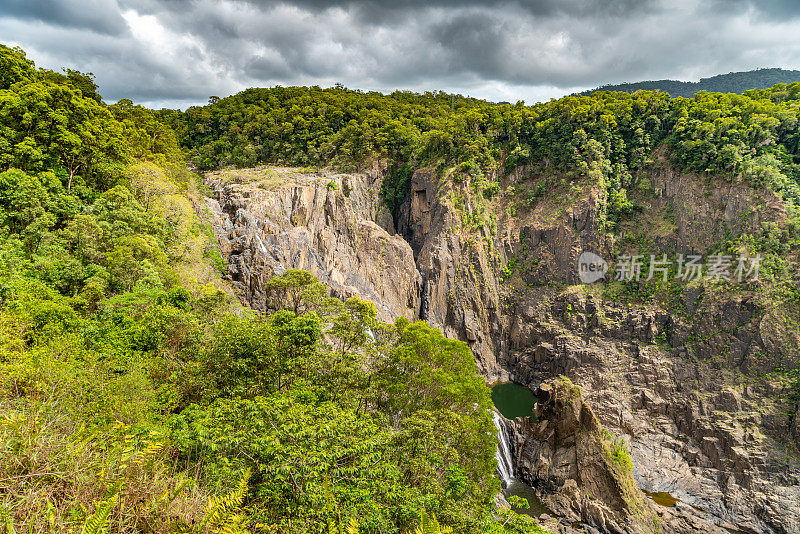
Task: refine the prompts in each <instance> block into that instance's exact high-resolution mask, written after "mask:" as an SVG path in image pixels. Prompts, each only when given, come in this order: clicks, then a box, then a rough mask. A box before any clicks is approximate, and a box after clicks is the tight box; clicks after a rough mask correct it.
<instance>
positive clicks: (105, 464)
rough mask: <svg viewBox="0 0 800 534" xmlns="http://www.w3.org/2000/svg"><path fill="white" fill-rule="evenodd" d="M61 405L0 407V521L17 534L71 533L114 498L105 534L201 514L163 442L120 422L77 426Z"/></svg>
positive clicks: (187, 520) (153, 528)
mask: <svg viewBox="0 0 800 534" xmlns="http://www.w3.org/2000/svg"><path fill="white" fill-rule="evenodd" d="M62 404H63V403H62V402H61V401H59V400H55V399H51V400H49V401H47V402H42V403H31V402H29V401H27V400H25V399H13V400H12V399H9V400H6V401H4V402H2V403H0V410H2V412H3V416H2V417H1V418H0V518H3V520H4V521H3V523H4V525H8V524H10V525H13V527H14V529H15V530H16V531H17V532H31V533H45V532H79V531H80V530H81V527H82V524H83V522H84V521H85V519H86V518H87V517H89V516H90V515H91V514H92V513H93V512H94V511H95V509H96V508H97V506H98V504H99V503H101V502H103V501H105V500H106V499H108V498H109V496H113V495H114V494H115V493H116V494H117V495H118V498H117V499H116V504H115V506H114V507H113V509H112V512H111V515H110V523H109V529H108V531H109V532H153V533H161V532H164V533H166V532H173V531H175V529H176V528H178V529H180V528H182V527H188V526H189V525H192V524H193V523H194V522H196V521H197V519H198V518H199V517H202V513H203V506H204V503H206V501H207V500H208V495H206V494H204V493H203V492H201V491H199V490H198V489H197V488H198V486H197V485H196V484H193V483H192V481H191V480H190V475H196V473H192V472H187V471H186V469H185V466H182V465H179V464H178V463H177V461H176V460H175V458H174V457H173V454H172V450H171V448H170V447H169V446H168V441H167V440H166V438H165V436H163V435H162V434H160V433H158V432H156V431H151V432H149V433H141V432H139V433H137V432H134V431H133V430H132V429H131V428H130V427H128V426H126V425H123V424H115V425H112V426H111V427H110V428H108V429H106V430H103V431H98V430H88V429H85V428H82V427H81V426H79V425H77V424H76V423H75V422H74V421H72V420H70V418H69V417H68V416H66V415H65V414H64V409H63V406H62Z"/></svg>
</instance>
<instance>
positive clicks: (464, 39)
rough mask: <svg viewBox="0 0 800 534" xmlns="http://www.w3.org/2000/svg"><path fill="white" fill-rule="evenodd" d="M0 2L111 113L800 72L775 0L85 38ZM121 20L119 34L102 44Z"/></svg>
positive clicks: (163, 3)
mask: <svg viewBox="0 0 800 534" xmlns="http://www.w3.org/2000/svg"><path fill="white" fill-rule="evenodd" d="M87 1H88V2H89V5H90V6H91V5H94V2H99V0H87ZM720 1H721V0H720ZM12 2H14V5H16V8H15V10H9V9H5V11H0V21H2V20H5V21H6V25H7V29H4V28H3V27H2V25H0V30H3V31H2V32H0V34H2V35H10V36H11V37H12V38H13V41H14V44H21V45H22V46H23V47H29V48H30V51H31V52H33V51H36V52H37V53H40V54H43V55H44V57H46V58H47V60H48V61H49V62H51V63H55V65H56V66H57V65H59V64H68V65H69V66H72V67H74V68H81V69H83V70H93V71H94V72H95V73H97V74H98V82H99V83H100V85H101V90H103V92H104V94H106V95H107V97H108V98H110V99H115V98H119V97H123V96H132V97H135V98H139V99H143V100H146V101H159V99H160V100H162V101H165V100H170V101H178V100H184V101H186V100H193V99H197V100H196V101H197V102H204V101H205V98H206V97H207V95H209V94H219V95H224V94H229V93H231V92H235V91H238V90H241V89H243V88H245V87H248V86H269V85H275V84H283V85H288V84H319V85H331V84H333V83H335V82H342V83H344V84H345V85H348V86H350V87H359V88H363V89H393V88H396V87H399V88H409V89H433V88H440V89H444V90H459V91H463V90H465V89H466V90H470V91H471V90H475V91H479V93H477V94H475V93H473V94H475V96H481V94H486V95H489V94H491V95H496V94H502V95H504V98H503V99H506V100H514V98H513V95H511V96H507V95H509V93H510V92H512V91H519V92H520V93H521V94H534V95H541V94H552V92H554V91H558V89H557V88H562V89H563V92H570V91H573V90H575V88H576V87H592V86H597V85H600V84H603V83H615V82H621V81H637V80H642V79H659V78H667V77H670V78H679V79H687V78H688V79H691V78H694V79H696V78H699V77H700V76H708V75H713V74H716V73H718V72H728V71H731V70H745V69H748V68H754V67H759V66H773V65H774V66H782V67H785V68H797V67H800V43H797V44H795V43H796V37H794V36H796V35H797V33H798V31H800V23H798V22H793V19H791V18H790V17H789V15H788V14H786V13H788V12H789V11H791V8H792V6H793V5H794V4H796V2H788V1H779V0H769V1H767V2H760V3H759V4H758V5H756V4H754V3H751V2H749V1H748V0H726V1H725V2H724V4H725V5H726V6H728V7H727V8H726V9H719V7H720V6H714V5H713V2H712V3H708V4H707V3H702V2H697V3H692V2H678V3H675V2H671V1H668V0H612V1H603V0H482V1H481V0H466V1H455V0H431V1H420V0H398V1H396V2H393V3H391V4H388V3H384V2H378V1H375V0H335V1H333V2H322V1H318V0H284V1H282V2H266V1H257V0H117V2H118V4H117V3H115V2H114V0H111V2H108V3H105V4H102V6H105V7H104V8H103V9H97V10H96V11H97V13H98V15H97V18H96V20H95V22H94V23H93V24H90V23H89V22H87V21H86V20H84V21H83V22H81V21H80V20H75V19H74V13H76V12H82V11H85V7H86V6H85V5H84V9H81V8H78V7H75V8H68V7H66V6H68V5H70V6H71V5H73V4H74V3H75V2H67V0H62V3H61V4H59V5H61V6H62V7H61V8H60V9H61V11H63V12H64V13H62V14H60V15H59V14H58V13H61V11H59V10H58V9H53V10H51V15H52V16H50V17H49V18H48V17H45V16H44V15H37V12H35V11H34V10H33V8H25V9H23V3H22V1H21V0H12ZM25 5H27V4H25ZM97 5H98V6H99V5H100V4H99V3H98V4H97ZM115 9H116V11H115ZM65 10H66V11H65ZM787 10H788V11H787ZM65 13H66V14H65ZM70 13H71V14H70ZM782 14H783V15H782ZM3 15H5V18H2V17H3ZM147 16H152V19H149V18H147ZM132 17H133V18H132ZM142 17H145V18H142ZM93 20H94V19H93ZM126 20H128V22H131V24H133V25H132V26H131V28H128V26H127V22H126ZM100 21H108V24H109V25H107V26H103V24H101V22H100ZM113 21H117V22H113ZM119 21H122V24H123V25H124V28H122V29H119V28H118V29H116V30H113V31H109V30H111V29H113V28H117V27H116V26H114V24H117V23H118V22H119ZM137 21H138V22H137ZM112 22H113V23H112ZM134 22H136V24H138V26H136V24H134ZM42 23H44V24H47V25H50V26H52V27H53V28H56V29H57V31H54V32H42V31H41V24H42ZM37 25H38V26H37ZM134 26H136V27H134ZM103 28H105V30H103ZM92 32H95V33H92ZM97 32H101V33H103V35H102V38H99V37H98V35H97ZM159 39H162V40H163V39H167V41H166V42H161V41H158V40H159ZM153 40H157V41H158V42H157V43H154V42H152V41H153ZM162 48H164V49H165V50H162ZM34 59H36V58H35V57H34ZM59 62H60V63H59ZM543 88H548V89H546V90H545V89H543ZM481 91H482V92H483V93H480V92H481Z"/></svg>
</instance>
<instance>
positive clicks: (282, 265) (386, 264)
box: [206, 168, 422, 321]
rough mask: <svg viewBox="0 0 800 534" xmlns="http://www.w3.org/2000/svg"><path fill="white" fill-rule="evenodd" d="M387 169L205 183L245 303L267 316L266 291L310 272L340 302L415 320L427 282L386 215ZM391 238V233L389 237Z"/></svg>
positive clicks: (266, 172)
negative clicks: (289, 274) (369, 304)
mask: <svg viewBox="0 0 800 534" xmlns="http://www.w3.org/2000/svg"><path fill="white" fill-rule="evenodd" d="M381 180H382V174H381V171H380V169H377V168H376V169H373V170H371V171H370V172H367V173H363V174H353V175H326V176H320V175H315V174H306V173H303V172H299V171H295V170H291V169H266V168H264V169H258V170H254V171H250V172H249V173H247V172H246V171H243V172H242V173H233V174H228V173H219V174H212V175H209V176H207V177H206V184H207V185H208V186H209V187H210V188H211V189H212V191H213V197H212V198H208V199H207V200H206V206H207V209H208V210H210V212H211V213H212V214H213V218H214V220H215V223H214V232H215V234H216V236H217V239H218V241H219V244H220V250H221V252H222V255H223V257H224V258H225V259H226V261H227V265H228V270H229V273H230V274H229V276H230V278H231V280H232V281H233V283H234V286H235V287H236V289H237V290H238V292H239V294H240V296H241V297H242V298H243V299H244V300H245V301H246V302H247V303H248V304H250V305H251V306H252V307H254V308H256V309H263V308H264V305H265V298H266V297H265V294H264V284H265V283H266V282H267V281H269V279H270V278H272V277H273V276H275V275H279V274H282V273H283V272H284V271H285V270H286V269H290V268H294V269H305V270H307V271H310V272H311V273H313V274H314V275H315V276H316V277H317V278H319V279H320V281H321V282H323V283H324V284H326V285H327V286H328V287H329V288H330V289H331V292H332V294H333V295H334V296H337V297H340V298H343V299H344V298H347V297H350V296H354V295H358V296H360V297H362V298H365V299H369V300H371V301H373V302H374V303H375V305H376V307H377V309H378V314H379V317H380V318H381V319H383V320H387V321H389V320H393V319H394V318H396V317H400V316H403V317H408V318H409V319H416V317H417V316H418V314H419V307H420V290H421V287H422V279H421V277H420V274H419V272H418V271H417V268H416V265H415V263H414V255H413V252H412V250H411V247H410V246H409V245H408V243H406V242H405V241H404V240H403V239H402V238H401V237H399V236H397V235H394V229H393V223H392V217H391V215H390V214H389V213H388V212H387V211H386V210H385V208H384V209H382V208H381V206H380V202H379V192H380V186H381ZM387 230H388V231H387Z"/></svg>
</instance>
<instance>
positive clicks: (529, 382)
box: [196, 157, 800, 534]
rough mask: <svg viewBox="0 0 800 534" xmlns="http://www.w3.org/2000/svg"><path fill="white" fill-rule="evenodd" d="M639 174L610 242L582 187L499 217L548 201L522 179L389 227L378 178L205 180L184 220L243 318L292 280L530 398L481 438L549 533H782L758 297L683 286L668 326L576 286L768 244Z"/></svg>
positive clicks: (785, 404)
mask: <svg viewBox="0 0 800 534" xmlns="http://www.w3.org/2000/svg"><path fill="white" fill-rule="evenodd" d="M657 160H658V161H657V164H656V165H654V166H653V168H652V169H650V170H649V172H648V176H647V180H648V183H649V187H648V189H647V193H646V195H643V196H642V198H641V199H639V200H640V202H641V203H642V205H643V206H644V209H643V210H641V211H640V212H638V213H636V214H634V215H633V217H632V219H631V220H630V221H627V222H625V223H624V224H622V225H621V227H620V230H619V232H618V233H617V234H616V235H610V234H609V233H608V232H606V231H605V229H604V217H605V213H604V209H605V202H606V199H605V198H604V195H605V193H604V191H603V190H602V189H601V188H600V187H599V186H598V185H596V184H593V183H591V182H590V181H583V182H578V183H574V184H572V185H571V186H561V187H559V186H558V185H554V186H552V187H551V186H548V187H546V188H544V189H545V191H544V193H543V195H541V197H540V198H537V199H536V201H535V202H520V201H519V200H518V198H517V197H516V196H515V195H514V193H513V191H514V189H515V187H517V186H519V185H523V184H529V185H536V184H538V183H543V184H553V183H555V184H558V183H559V182H558V181H557V180H555V181H553V180H552V177H545V176H541V175H539V174H538V171H536V170H535V169H533V168H530V167H518V168H516V169H513V170H512V171H510V172H509V173H507V174H506V175H504V176H502V177H499V178H498V179H499V181H500V184H501V186H502V187H501V192H500V193H499V194H498V195H496V196H495V197H493V198H492V199H490V200H488V201H487V200H485V199H482V198H477V197H476V196H475V195H473V194H471V190H470V185H469V183H467V182H455V181H453V180H448V179H446V177H442V176H440V175H439V174H438V173H437V172H436V171H435V170H434V169H431V168H425V169H420V170H417V171H416V172H414V173H413V175H412V177H411V180H410V183H409V184H408V193H407V195H406V197H405V200H404V201H403V202H402V204H401V205H400V207H399V209H398V210H396V212H395V213H391V212H390V211H389V210H388V209H387V208H386V207H385V205H384V204H383V202H382V199H381V187H382V184H383V181H384V180H386V179H387V176H388V174H389V171H388V168H387V166H386V165H384V164H382V163H380V162H376V163H374V164H373V165H372V166H370V167H368V168H366V169H363V170H362V171H361V172H357V173H349V174H343V173H334V172H319V171H307V170H303V169H291V168H275V167H264V168H259V169H251V170H240V171H220V172H214V173H208V174H207V175H206V176H205V177H204V181H205V184H206V186H207V187H208V188H209V194H208V196H206V197H204V198H201V199H199V200H197V201H196V208H197V209H198V211H199V212H200V214H201V215H202V216H203V217H205V218H206V220H208V221H210V222H211V224H212V227H213V230H214V233H215V236H216V238H217V241H218V243H219V247H220V251H221V253H222V255H223V258H224V260H225V263H226V268H227V271H228V274H227V275H226V277H227V278H228V279H229V280H230V281H231V283H232V285H233V286H234V288H235V289H236V291H237V293H238V295H239V296H240V298H241V299H242V300H243V301H244V302H246V303H247V304H248V305H250V306H252V307H253V308H255V309H264V308H265V306H266V305H267V295H266V292H265V285H266V283H267V282H268V281H269V280H270V279H271V278H272V277H273V276H275V275H279V274H281V273H283V272H284V271H285V270H286V269H291V268H294V269H304V270H307V271H309V272H311V273H312V274H314V275H315V276H317V277H318V278H319V279H320V281H322V282H323V283H325V284H326V285H328V287H329V288H330V289H331V293H332V295H333V296H336V297H340V298H347V297H349V296H354V295H357V296H359V297H362V298H365V299H368V300H371V301H373V302H374V303H375V305H376V307H377V310H378V316H379V318H380V319H382V320H385V321H394V319H396V318H398V317H406V318H408V319H411V320H415V319H424V320H427V321H428V322H429V323H430V324H431V326H434V327H437V328H439V329H441V331H442V332H443V333H444V334H445V335H446V336H447V337H449V338H453V339H459V340H462V341H464V342H466V343H467V344H468V345H469V346H470V348H471V349H472V352H473V354H474V355H475V360H476V369H477V372H478V373H479V374H480V375H481V376H483V377H484V378H485V379H486V381H487V383H495V382H501V381H513V382H516V383H519V384H523V385H525V386H528V387H530V388H531V389H533V390H535V391H537V393H538V396H539V403H538V404H537V407H536V418H533V417H521V418H516V419H513V420H503V421H502V424H500V425H499V426H500V428H501V429H503V430H502V431H503V432H505V433H506V434H505V437H506V438H507V443H508V447H509V449H510V450H509V451H508V453H509V454H510V456H511V458H512V460H513V461H512V464H513V465H505V464H504V461H502V460H503V459H502V458H501V459H500V460H501V462H500V463H501V472H505V475H508V474H509V473H508V471H509V470H510V471H511V473H510V474H511V475H513V476H515V477H516V478H518V479H520V480H522V481H524V482H525V483H527V484H528V485H529V486H531V487H532V488H534V489H535V490H536V491H537V494H538V495H539V496H540V498H541V499H542V501H543V502H544V503H545V504H546V505H547V507H548V508H549V509H550V510H552V512H553V514H552V515H551V516H548V517H546V518H543V521H542V524H543V525H544V526H546V527H547V528H549V529H550V530H552V531H553V532H563V533H565V534H568V533H572V532H592V533H593V532H619V533H636V532H657V531H660V532H678V533H684V532H686V533H688V532H698V531H700V532H720V533H723V532H726V530H725V529H729V530H732V531H738V532H747V533H754V534H791V533H797V532H800V486H799V485H798V484H800V464H799V463H798V450H797V442H798V440H799V439H800V412H798V410H797V406H796V404H794V403H793V402H792V400H791V399H790V394H791V391H790V385H789V384H788V383H786V381H783V380H781V379H780V378H779V377H778V376H776V375H775V374H774V371H776V370H779V369H780V370H791V369H798V368H800V358H799V357H798V355H800V335H799V334H798V330H797V328H793V327H792V323H791V321H790V319H789V318H787V317H786V316H785V315H784V314H782V313H781V310H780V309H776V308H774V307H770V306H769V305H768V304H767V303H766V302H765V300H764V299H763V298H760V293H759V291H760V288H759V286H758V283H754V284H751V285H750V286H748V287H746V288H744V289H742V290H740V291H739V290H737V291H730V290H729V289H728V288H727V286H721V285H714V284H705V283H688V284H686V285H685V286H683V287H682V288H681V291H680V292H677V293H675V294H674V295H672V297H673V298H672V301H671V303H670V305H666V304H664V303H663V302H660V301H657V300H656V299H652V300H648V299H636V298H631V296H630V295H628V294H626V293H624V292H623V291H621V290H620V289H619V287H618V286H617V285H615V284H613V283H612V282H611V281H601V282H597V283H595V284H580V281H579V278H578V270H577V262H578V258H579V256H580V254H581V253H582V252H584V251H591V252H593V253H596V254H598V255H600V256H602V257H605V258H611V257H612V255H613V254H616V253H618V252H619V251H620V250H625V247H626V246H629V247H630V246H634V245H636V243H638V242H639V241H637V239H639V238H640V237H641V236H645V237H646V242H647V244H648V246H649V247H651V248H652V249H653V250H658V251H659V252H661V251H664V252H665V253H666V252H667V251H668V252H669V253H677V254H701V253H705V252H706V251H708V250H710V249H711V248H713V246H714V245H715V244H716V243H718V242H720V241H722V239H723V237H724V236H726V235H738V234H742V233H758V232H759V231H760V229H761V228H763V227H765V226H767V227H774V228H777V229H780V228H781V227H782V225H784V224H785V218H786V214H785V213H784V209H783V205H782V203H781V202H780V200H779V199H778V198H777V197H776V196H775V195H774V194H772V193H770V192H768V191H766V190H755V189H752V188H750V187H748V186H745V185H743V184H737V183H731V182H726V181H722V180H713V179H712V180H709V179H705V178H701V177H698V176H695V175H691V174H682V173H679V172H676V171H675V170H674V169H672V167H671V166H670V165H669V163H668V162H667V161H666V159H665V158H663V157H661V158H657ZM548 180H551V181H548ZM626 238H627V239H626ZM559 377H560V378H559ZM565 391H566V393H564V392H565ZM609 436H611V438H609ZM609 439H611V440H612V441H613V440H614V439H620V440H622V441H624V443H625V447H626V448H627V449H628V450H629V451H630V457H631V463H632V469H631V471H630V472H626V471H625V470H624V469H620V468H619V467H618V466H614V465H613V464H612V463H609V461H608V458H607V454H606V452H605V448H604V444H606V443H607V442H608V440H609ZM505 475H504V476H505ZM644 491H647V492H649V493H651V494H654V493H669V494H670V495H671V496H673V497H674V498H675V499H677V500H676V502H675V503H674V505H673V506H664V505H662V504H658V503H657V502H655V501H653V500H651V499H649V498H648V497H647V496H646V494H645V493H644Z"/></svg>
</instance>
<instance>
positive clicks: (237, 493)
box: [200, 469, 250, 527]
mask: <svg viewBox="0 0 800 534" xmlns="http://www.w3.org/2000/svg"><path fill="white" fill-rule="evenodd" d="M249 480H250V470H249V469H248V470H247V471H245V473H244V475H242V478H241V479H240V480H239V484H238V485H237V486H236V489H234V490H233V491H232V492H230V493H228V494H227V495H220V496H218V497H211V498H209V499H208V505H207V506H206V514H205V516H204V517H203V520H202V521H201V522H200V525H201V527H202V526H209V525H212V526H216V525H220V524H221V523H223V522H224V521H225V520H226V518H229V517H230V516H231V515H232V513H233V512H234V511H235V510H236V509H238V508H239V507H240V506H241V505H242V501H243V500H244V496H245V494H246V493H247V483H248V481H249Z"/></svg>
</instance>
